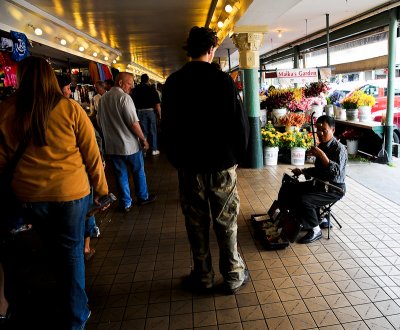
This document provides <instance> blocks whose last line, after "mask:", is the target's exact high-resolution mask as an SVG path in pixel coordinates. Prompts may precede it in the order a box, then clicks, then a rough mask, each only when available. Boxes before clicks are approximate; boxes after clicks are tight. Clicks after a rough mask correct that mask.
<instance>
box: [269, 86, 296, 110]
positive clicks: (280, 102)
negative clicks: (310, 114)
mask: <svg viewBox="0 0 400 330" xmlns="http://www.w3.org/2000/svg"><path fill="white" fill-rule="evenodd" d="M293 99H294V95H293V91H291V90H290V89H289V88H282V89H272V90H271V91H269V92H268V96H267V99H266V100H265V105H266V107H267V109H268V110H274V109H281V108H287V107H288V106H289V104H290V103H291V102H292V101H293Z"/></svg>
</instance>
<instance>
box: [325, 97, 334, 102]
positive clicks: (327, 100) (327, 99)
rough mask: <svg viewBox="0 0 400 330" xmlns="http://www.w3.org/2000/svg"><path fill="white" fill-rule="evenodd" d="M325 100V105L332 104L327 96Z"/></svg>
mask: <svg viewBox="0 0 400 330" xmlns="http://www.w3.org/2000/svg"><path fill="white" fill-rule="evenodd" d="M325 99H326V104H333V102H332V99H331V98H330V97H329V96H327V97H326V98H325Z"/></svg>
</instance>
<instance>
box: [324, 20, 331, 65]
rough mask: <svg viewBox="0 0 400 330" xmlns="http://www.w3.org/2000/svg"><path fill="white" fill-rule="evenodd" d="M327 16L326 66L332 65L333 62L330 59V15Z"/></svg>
mask: <svg viewBox="0 0 400 330" xmlns="http://www.w3.org/2000/svg"><path fill="white" fill-rule="evenodd" d="M325 15H326V66H330V65H331V60H330V57H329V14H325Z"/></svg>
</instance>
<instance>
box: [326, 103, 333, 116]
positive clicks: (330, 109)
mask: <svg viewBox="0 0 400 330" xmlns="http://www.w3.org/2000/svg"><path fill="white" fill-rule="evenodd" d="M325 114H326V115H327V116H330V117H333V116H334V112H333V104H327V105H326V106H325Z"/></svg>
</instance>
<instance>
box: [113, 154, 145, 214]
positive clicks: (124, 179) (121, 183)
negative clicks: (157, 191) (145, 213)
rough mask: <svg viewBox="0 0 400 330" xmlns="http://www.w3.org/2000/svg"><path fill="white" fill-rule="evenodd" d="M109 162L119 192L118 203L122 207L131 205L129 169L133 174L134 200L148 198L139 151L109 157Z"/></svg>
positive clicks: (142, 162) (141, 155)
mask: <svg viewBox="0 0 400 330" xmlns="http://www.w3.org/2000/svg"><path fill="white" fill-rule="evenodd" d="M110 160H111V162H112V163H113V165H114V173H115V177H116V180H117V184H118V187H119V191H120V201H121V204H122V206H123V207H129V206H131V204H132V198H131V191H130V187H129V168H131V170H132V173H133V183H134V184H135V195H136V198H137V199H140V200H146V199H147V198H149V193H148V191H147V182H146V174H145V173H144V161H143V153H142V152H141V151H138V152H136V153H134V154H133V155H128V156H120V155H110Z"/></svg>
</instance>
